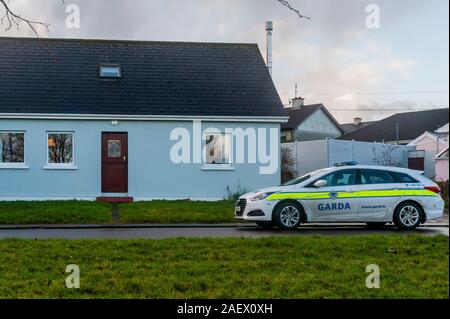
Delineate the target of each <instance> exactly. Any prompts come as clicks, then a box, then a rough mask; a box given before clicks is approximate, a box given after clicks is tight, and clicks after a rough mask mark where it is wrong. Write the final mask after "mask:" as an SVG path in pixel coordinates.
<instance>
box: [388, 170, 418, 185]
mask: <svg viewBox="0 0 450 319" xmlns="http://www.w3.org/2000/svg"><path fill="white" fill-rule="evenodd" d="M389 174H391V176H392V178H393V179H394V183H418V182H419V181H418V180H416V179H414V178H412V177H411V176H409V175H408V174H404V173H399V172H389Z"/></svg>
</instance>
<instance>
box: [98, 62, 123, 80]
mask: <svg viewBox="0 0 450 319" xmlns="http://www.w3.org/2000/svg"><path fill="white" fill-rule="evenodd" d="M99 76H100V77H101V78H106V79H118V78H120V77H122V70H121V68H120V65H117V64H116V65H106V64H103V65H100V74H99Z"/></svg>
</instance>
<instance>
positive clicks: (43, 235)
mask: <svg viewBox="0 0 450 319" xmlns="http://www.w3.org/2000/svg"><path fill="white" fill-rule="evenodd" d="M372 234H379V235H392V234H395V235H412V234H416V235H423V236H436V235H445V236H448V235H449V228H448V227H419V228H418V229H416V230H414V231H398V230H397V229H396V228H395V227H391V226H388V227H386V228H385V229H382V230H369V229H366V228H365V227H364V226H319V227H318V226H302V227H300V228H299V229H298V230H295V231H288V232H287V231H280V230H276V229H275V230H262V229H260V228H258V227H256V226H253V225H245V226H244V225H243V226H238V227H232V226H224V227H217V226H216V227H145V228H139V227H133V228H126V227H119V228H83V229H76V228H70V229H59V228H52V229H39V228H37V229H0V239H5V238H22V239H163V238H174V237H193V238H194V237H196V238H201V237H247V238H261V237H271V236H343V235H359V236H364V235H372Z"/></svg>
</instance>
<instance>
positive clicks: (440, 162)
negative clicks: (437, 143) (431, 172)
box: [435, 147, 449, 182]
mask: <svg viewBox="0 0 450 319" xmlns="http://www.w3.org/2000/svg"><path fill="white" fill-rule="evenodd" d="M448 156H449V148H448V147H447V148H446V149H445V150H443V151H442V152H440V153H439V154H438V155H437V156H436V159H435V163H436V164H435V165H436V177H435V180H436V181H437V182H448V178H449V177H448V175H449V174H448V169H449V167H448Z"/></svg>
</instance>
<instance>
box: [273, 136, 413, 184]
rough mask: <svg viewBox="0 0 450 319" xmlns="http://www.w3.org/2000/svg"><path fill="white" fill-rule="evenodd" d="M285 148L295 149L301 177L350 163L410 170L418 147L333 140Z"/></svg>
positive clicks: (309, 142)
mask: <svg viewBox="0 0 450 319" xmlns="http://www.w3.org/2000/svg"><path fill="white" fill-rule="evenodd" d="M282 147H286V148H289V149H291V151H292V155H293V157H294V160H295V170H296V173H297V174H296V175H297V176H301V175H304V174H306V173H309V172H311V171H314V170H317V169H321V168H325V167H330V166H333V165H334V164H336V163H340V162H349V161H356V162H358V163H359V164H363V165H382V166H399V167H408V151H410V150H415V147H414V146H404V145H392V144H382V143H366V142H356V141H341V140H333V139H328V140H320V141H308V142H294V143H285V144H282Z"/></svg>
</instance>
